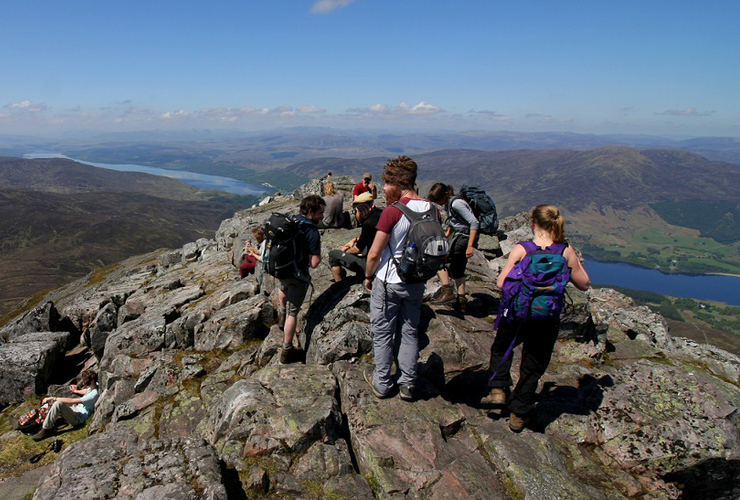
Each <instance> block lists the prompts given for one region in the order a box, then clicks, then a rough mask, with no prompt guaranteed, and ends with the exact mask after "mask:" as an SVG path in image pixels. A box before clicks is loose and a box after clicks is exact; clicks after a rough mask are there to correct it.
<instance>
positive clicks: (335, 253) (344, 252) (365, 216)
mask: <svg viewBox="0 0 740 500" xmlns="http://www.w3.org/2000/svg"><path fill="white" fill-rule="evenodd" d="M352 209H353V210H354V213H355V219H356V220H357V224H358V225H359V226H361V227H362V231H361V232H360V236H359V237H357V238H352V239H351V240H349V241H348V242H347V243H346V244H344V245H342V246H341V247H339V250H332V251H331V252H329V265H330V266H331V274H332V277H333V278H334V281H335V282H339V281H342V280H343V279H344V278H345V277H346V275H347V272H346V271H345V270H344V269H345V268H347V269H349V270H350V271H354V272H355V273H357V274H358V275H359V276H363V277H364V276H365V264H366V261H367V251H368V250H369V249H370V246H371V245H372V244H373V240H374V239H375V232H376V231H377V229H376V228H375V226H377V225H378V220H379V219H380V213H381V210H380V209H379V208H377V207H376V206H375V202H374V201H373V195H372V194H370V193H369V192H365V193H362V194H361V195H359V196H358V197H357V198H355V201H354V203H353V204H352Z"/></svg>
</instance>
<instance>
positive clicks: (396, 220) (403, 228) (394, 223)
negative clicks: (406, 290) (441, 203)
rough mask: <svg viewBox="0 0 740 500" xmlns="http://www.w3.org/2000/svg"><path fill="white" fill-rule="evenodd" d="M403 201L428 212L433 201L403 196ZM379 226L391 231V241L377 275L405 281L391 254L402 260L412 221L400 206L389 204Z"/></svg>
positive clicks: (419, 210) (415, 208)
mask: <svg viewBox="0 0 740 500" xmlns="http://www.w3.org/2000/svg"><path fill="white" fill-rule="evenodd" d="M401 203H404V204H405V205H406V206H407V207H409V208H410V209H411V210H413V211H414V212H426V211H427V210H429V208H430V207H431V203H430V202H429V201H427V200H410V199H408V198H402V199H401ZM399 215H400V217H399ZM377 227H378V231H383V232H384V233H389V234H390V235H391V239H390V241H389V243H390V248H389V247H388V246H386V247H385V248H384V249H383V253H382V254H381V257H380V266H378V270H377V271H376V272H375V276H376V277H378V278H379V279H380V280H381V281H384V282H386V283H403V280H402V279H401V277H400V276H399V275H398V269H397V268H396V264H395V263H394V262H393V261H392V260H391V255H393V256H394V257H395V258H396V261H398V262H400V260H401V255H402V253H403V244H404V243H405V242H406V235H407V234H408V231H409V229H410V228H411V221H410V220H409V219H408V217H406V216H405V215H403V212H401V211H400V210H399V209H398V208H396V207H394V206H389V207H386V208H385V209H383V213H382V214H380V221H378V226H377Z"/></svg>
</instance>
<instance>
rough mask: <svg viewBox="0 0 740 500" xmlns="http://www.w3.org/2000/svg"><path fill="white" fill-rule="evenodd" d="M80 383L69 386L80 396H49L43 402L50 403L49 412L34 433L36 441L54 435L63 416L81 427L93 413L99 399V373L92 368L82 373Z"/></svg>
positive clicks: (74, 425) (70, 422) (72, 424)
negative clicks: (55, 428) (58, 419)
mask: <svg viewBox="0 0 740 500" xmlns="http://www.w3.org/2000/svg"><path fill="white" fill-rule="evenodd" d="M78 382H79V383H78V384H76V385H75V384H72V385H70V386H69V390H70V391H72V392H73V393H75V394H77V395H79V396H80V397H78V398H60V397H56V396H47V397H45V398H44V399H43V400H42V401H41V403H42V404H45V403H50V402H53V403H54V404H52V405H51V408H50V409H49V413H48V415H47V416H46V419H45V420H44V423H43V425H42V426H41V430H40V431H39V432H37V433H36V434H34V435H33V440H34V441H41V440H42V439H45V438H47V437H50V436H53V435H54V426H55V425H56V421H57V418H59V417H62V418H63V419H64V420H65V421H66V422H67V423H68V424H69V425H71V426H72V427H79V426H81V425H82V424H84V423H85V421H86V420H87V418H88V417H89V416H90V415H91V414H92V412H93V409H94V408H95V403H96V402H97V401H98V375H97V374H96V373H95V372H94V371H92V370H84V371H83V372H82V373H80V376H79V379H78Z"/></svg>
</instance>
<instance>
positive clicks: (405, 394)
mask: <svg viewBox="0 0 740 500" xmlns="http://www.w3.org/2000/svg"><path fill="white" fill-rule="evenodd" d="M398 395H399V396H400V397H401V399H403V400H404V401H413V400H414V386H412V385H402V386H401V387H399V388H398Z"/></svg>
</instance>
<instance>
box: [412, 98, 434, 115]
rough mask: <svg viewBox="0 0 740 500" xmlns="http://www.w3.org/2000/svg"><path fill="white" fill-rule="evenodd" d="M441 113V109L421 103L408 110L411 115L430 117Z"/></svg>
mask: <svg viewBox="0 0 740 500" xmlns="http://www.w3.org/2000/svg"><path fill="white" fill-rule="evenodd" d="M440 111H442V109H441V108H438V107H437V106H434V105H432V104H429V103H428V102H424V101H421V102H420V103H419V104H417V105H416V106H414V107H413V108H411V109H410V110H409V114H412V115H432V114H435V113H439V112H440Z"/></svg>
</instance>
